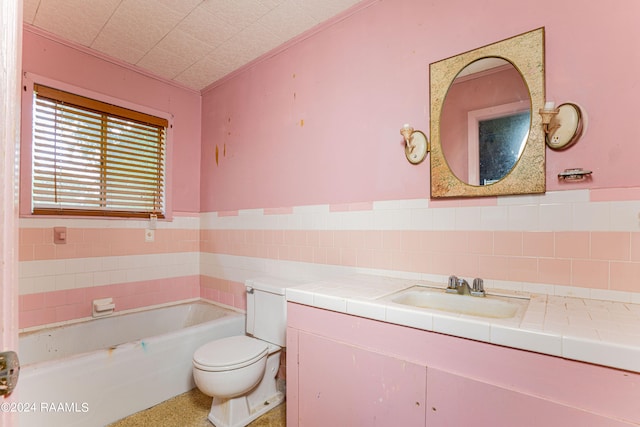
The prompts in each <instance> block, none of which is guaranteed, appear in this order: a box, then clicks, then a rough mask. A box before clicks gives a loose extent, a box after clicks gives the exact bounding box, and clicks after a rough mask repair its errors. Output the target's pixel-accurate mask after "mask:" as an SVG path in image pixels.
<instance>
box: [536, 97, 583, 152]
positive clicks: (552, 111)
mask: <svg viewBox="0 0 640 427" xmlns="http://www.w3.org/2000/svg"><path fill="white" fill-rule="evenodd" d="M540 115H541V116H542V129H543V131H544V135H545V136H544V138H545V142H546V143H547V146H548V147H549V148H551V149H553V150H564V149H566V148H569V147H571V146H572V145H573V144H575V143H576V141H577V140H578V138H580V136H581V135H582V113H581V111H580V107H578V106H577V105H576V104H572V103H570V102H567V103H565V104H560V105H559V106H558V108H555V103H554V102H552V101H547V102H545V104H544V108H541V109H540Z"/></svg>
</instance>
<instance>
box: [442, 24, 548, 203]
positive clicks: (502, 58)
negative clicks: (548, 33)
mask: <svg viewBox="0 0 640 427" xmlns="http://www.w3.org/2000/svg"><path fill="white" fill-rule="evenodd" d="M429 70H430V96H431V156H430V161H431V197H433V198H438V197H468V196H495V195H504V194H530V193H543V192H544V191H545V159H544V156H545V142H544V136H543V132H542V124H541V117H540V115H539V114H534V113H533V112H536V111H538V110H539V109H540V108H542V107H543V105H544V29H543V28H539V29H537V30H534V31H531V32H528V33H525V34H521V35H519V36H515V37H512V38H510V39H507V40H503V41H500V42H497V43H494V44H491V45H488V46H484V47H481V48H478V49H475V50H472V51H469V52H466V53H463V54H460V55H456V56H454V57H451V58H447V59H444V60H442V61H438V62H435V63H432V64H430V66H429Z"/></svg>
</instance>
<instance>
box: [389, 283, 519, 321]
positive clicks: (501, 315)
mask: <svg viewBox="0 0 640 427" xmlns="http://www.w3.org/2000/svg"><path fill="white" fill-rule="evenodd" d="M385 299H387V300H389V301H391V302H394V303H396V304H402V305H409V306H413V307H418V308H428V309H432V310H440V311H446V312H449V313H458V314H466V315H469V316H478V317H489V318H494V319H507V318H511V317H514V316H515V315H516V314H518V312H519V311H520V309H521V308H524V307H526V305H527V304H528V303H529V300H528V299H527V298H514V297H505V296H497V295H487V296H485V297H472V296H469V295H458V294H449V293H446V292H445V291H444V290H440V289H435V288H428V287H425V286H414V287H411V288H408V289H405V290H404V291H400V292H398V293H396V294H393V295H391V296H389V297H387V298H385Z"/></svg>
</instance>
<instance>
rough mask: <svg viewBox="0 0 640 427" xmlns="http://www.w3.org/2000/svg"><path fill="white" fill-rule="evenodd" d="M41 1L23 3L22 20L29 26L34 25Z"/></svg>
mask: <svg viewBox="0 0 640 427" xmlns="http://www.w3.org/2000/svg"><path fill="white" fill-rule="evenodd" d="M38 5H40V0H24V1H23V3H22V20H23V21H24V22H26V23H27V24H33V20H34V19H35V18H36V11H37V10H38Z"/></svg>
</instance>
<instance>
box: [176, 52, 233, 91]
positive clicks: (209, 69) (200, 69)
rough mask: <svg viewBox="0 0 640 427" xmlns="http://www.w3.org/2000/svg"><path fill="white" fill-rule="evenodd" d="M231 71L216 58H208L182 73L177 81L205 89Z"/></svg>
mask: <svg viewBox="0 0 640 427" xmlns="http://www.w3.org/2000/svg"><path fill="white" fill-rule="evenodd" d="M231 71H233V70H229V69H228V68H226V67H225V66H224V65H223V64H221V63H220V62H219V61H217V60H216V59H215V57H206V58H204V59H202V60H200V61H198V62H197V63H195V64H193V65H192V66H191V67H189V68H188V69H186V70H185V71H184V72H182V73H180V74H179V75H178V76H177V77H176V78H175V80H176V81H177V82H179V83H182V84H184V85H185V86H188V87H192V88H195V89H203V88H205V87H207V86H208V85H209V84H211V83H213V82H215V81H217V80H219V79H221V78H223V77H224V76H225V75H227V74H228V73H230V72H231Z"/></svg>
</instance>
